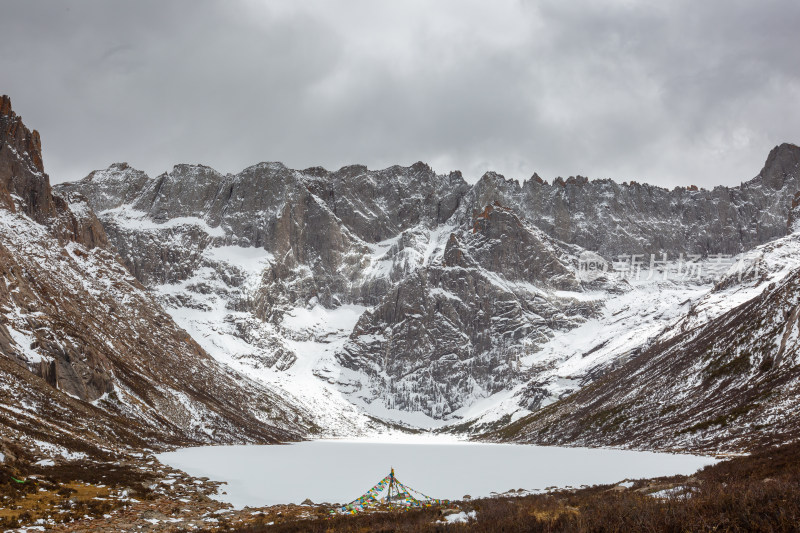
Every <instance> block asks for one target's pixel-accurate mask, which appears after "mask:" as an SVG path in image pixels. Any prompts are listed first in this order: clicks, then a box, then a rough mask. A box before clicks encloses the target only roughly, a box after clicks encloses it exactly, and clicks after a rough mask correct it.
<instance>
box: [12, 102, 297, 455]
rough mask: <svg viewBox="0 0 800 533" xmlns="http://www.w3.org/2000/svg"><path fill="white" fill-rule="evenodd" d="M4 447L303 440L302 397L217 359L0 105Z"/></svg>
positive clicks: (44, 449)
mask: <svg viewBox="0 0 800 533" xmlns="http://www.w3.org/2000/svg"><path fill="white" fill-rule="evenodd" d="M0 383H2V386H0V396H2V402H0V426H2V428H3V429H2V442H0V448H2V449H0V452H2V455H0V456H5V457H11V458H13V457H15V456H18V455H20V454H23V455H24V454H31V453H33V454H39V455H44V456H48V457H52V456H59V455H60V456H71V454H72V455H74V454H75V453H89V454H93V455H97V454H108V453H112V452H114V451H116V450H122V449H126V448H131V447H133V448H136V447H144V446H146V447H159V446H163V445H165V444H199V443H221V442H264V443H267V442H276V441H280V440H289V439H298V438H301V437H302V436H304V435H306V434H308V432H309V431H310V430H311V429H312V428H313V424H312V423H311V422H310V420H309V417H308V415H307V414H305V413H304V412H303V411H302V410H299V409H297V408H295V407H294V406H293V404H292V402H291V398H287V397H286V395H285V394H283V393H281V394H276V393H275V392H274V391H272V390H270V389H269V388H268V387H266V386H264V385H263V384H259V383H256V382H253V381H251V380H249V379H247V378H246V377H244V376H242V375H240V374H238V373H236V372H235V371H233V370H231V369H230V368H228V367H226V366H224V365H221V364H219V363H218V362H217V361H216V360H214V359H213V358H211V357H210V356H209V355H208V354H207V353H206V352H205V351H204V350H203V349H202V348H201V347H200V346H199V345H198V344H197V343H196V342H195V341H194V340H193V339H192V338H191V337H190V336H189V335H188V334H187V333H186V331H184V330H182V329H181V328H180V327H178V326H177V325H176V324H175V322H174V321H173V320H172V318H171V317H170V316H169V315H168V314H166V313H165V312H164V310H163V309H162V308H161V306H160V305H159V304H158V303H157V302H156V300H155V299H154V298H153V297H152V296H151V295H150V294H149V292H148V291H147V290H146V289H145V287H144V286H142V284H141V283H140V282H139V281H138V280H137V279H136V278H134V277H133V276H132V275H131V274H130V272H129V271H128V270H127V269H126V268H125V266H124V264H123V263H122V261H121V259H120V257H119V256H118V255H117V254H116V252H115V251H114V249H113V247H111V246H109V244H108V240H107V237H106V233H105V231H104V230H103V227H102V226H101V225H100V224H99V222H98V220H97V218H96V217H95V215H94V214H93V211H92V210H91V208H90V207H89V206H88V205H87V203H86V201H85V199H84V198H83V197H81V196H80V195H78V194H75V193H65V194H58V193H54V192H53V191H52V189H51V187H50V183H49V178H48V176H47V174H45V173H44V166H43V163H42V154H41V142H40V140H39V135H38V133H37V132H36V131H30V130H29V129H28V128H27V127H25V125H24V124H23V123H22V121H21V119H20V117H19V116H17V115H16V114H15V113H14V111H13V110H12V109H11V103H10V100H9V98H8V97H6V96H4V97H3V98H2V100H0Z"/></svg>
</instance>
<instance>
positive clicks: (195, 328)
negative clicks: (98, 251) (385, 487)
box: [57, 144, 800, 440]
mask: <svg viewBox="0 0 800 533" xmlns="http://www.w3.org/2000/svg"><path fill="white" fill-rule="evenodd" d="M799 161H800V148H798V147H796V146H794V145H788V144H784V145H781V146H779V147H776V148H775V149H774V150H773V151H772V152H771V153H770V154H769V157H768V159H767V162H766V165H765V167H764V169H763V170H762V171H761V173H760V174H759V175H758V176H756V177H755V178H753V179H752V180H750V181H748V182H745V183H743V184H742V185H741V186H739V187H732V188H729V187H716V188H715V189H714V190H712V191H706V190H702V189H700V190H698V189H697V188H695V187H688V188H675V189H673V190H666V189H662V188H659V187H653V186H650V185H641V184H638V183H634V182H632V183H626V184H618V183H615V182H613V181H610V180H594V181H589V180H587V179H586V178H582V177H573V178H569V179H567V180H563V179H560V178H559V179H557V180H555V181H554V182H553V183H546V182H544V181H543V180H541V179H540V178H539V177H538V176H536V175H534V176H533V177H532V178H531V179H529V180H527V181H525V182H523V183H522V184H520V183H519V182H517V181H513V180H507V179H505V178H503V177H502V176H499V175H497V174H493V173H488V174H486V175H485V176H484V177H483V178H481V180H479V181H478V182H477V183H476V184H474V185H472V186H470V185H469V184H467V183H466V182H465V181H464V180H463V179H462V177H461V175H460V174H459V173H457V172H454V173H450V174H448V175H437V174H436V173H435V172H433V171H432V170H431V169H430V168H429V167H427V166H426V165H424V164H422V163H417V164H415V165H412V166H410V167H398V166H395V167H391V168H388V169H385V170H380V171H371V170H368V169H366V168H365V167H363V166H350V167H344V168H342V169H340V170H338V171H335V172H330V171H327V170H324V169H321V168H310V169H306V170H302V171H298V170H292V169H288V168H286V167H285V166H284V165H282V164H280V163H261V164H258V165H255V166H252V167H249V168H247V169H245V170H244V171H242V172H240V173H238V174H235V175H230V174H229V175H223V174H221V173H218V172H216V171H214V170H213V169H210V168H208V167H204V166H201V165H178V166H176V167H174V168H173V170H172V171H171V172H168V173H165V174H163V175H161V176H158V177H155V178H150V177H148V176H147V175H145V174H144V173H142V172H141V171H137V170H135V169H133V168H131V167H129V166H128V165H127V164H124V163H121V164H115V165H112V166H111V167H109V168H108V169H105V170H101V171H95V172H93V173H91V174H90V175H89V176H87V177H86V178H85V179H83V180H81V181H79V182H75V183H69V184H63V185H59V186H58V187H57V189H58V190H59V191H61V192H62V193H63V194H64V195H66V196H69V195H75V194H78V193H79V194H81V195H83V196H85V197H86V198H87V200H88V203H89V205H90V206H91V208H92V209H93V210H94V211H95V212H97V213H98V218H99V219H100V221H101V222H102V224H103V227H104V228H105V230H106V232H107V234H108V237H109V241H110V242H111V243H112V244H113V246H114V247H115V248H116V250H118V251H119V253H120V255H121V257H122V258H123V261H124V263H125V265H126V266H127V267H128V268H129V269H130V271H131V272H132V273H133V274H134V275H135V276H136V278H137V279H138V280H139V281H141V282H142V283H143V284H144V285H145V286H146V287H148V289H149V290H150V292H151V294H153V295H154V296H155V297H156V299H157V300H158V301H159V303H161V304H162V305H163V306H164V309H165V310H166V311H167V313H169V315H170V316H171V317H172V318H173V319H174V320H175V321H176V322H177V323H178V324H179V325H180V326H181V327H183V328H184V329H185V330H186V331H187V332H189V333H190V334H191V335H192V337H193V338H194V339H195V340H196V341H197V342H198V343H199V344H200V345H201V346H202V347H203V348H204V349H205V350H206V351H207V352H208V353H210V354H211V355H212V356H214V357H215V358H216V359H217V360H218V361H220V362H223V363H225V364H226V365H228V366H229V367H232V368H234V369H236V370H237V371H239V372H242V373H245V374H247V375H248V376H250V377H251V378H253V379H254V380H256V381H258V382H261V383H264V384H266V385H268V386H271V387H277V388H279V389H281V390H285V391H287V393H289V394H290V395H291V397H293V398H294V399H295V400H297V401H298V402H299V403H298V405H299V406H300V408H301V409H303V410H305V411H309V412H314V413H316V417H315V418H314V421H315V423H316V424H317V425H319V426H321V427H323V428H324V429H325V430H326V431H327V432H328V433H332V434H343V433H344V434H347V433H352V432H358V431H362V430H364V429H366V428H368V427H369V425H370V424H373V423H374V422H373V420H374V419H375V418H377V419H381V420H384V421H397V422H402V423H404V424H407V425H412V426H419V427H429V428H431V427H442V426H450V427H451V428H456V429H463V430H469V431H473V432H479V431H485V430H487V429H497V428H500V427H504V426H505V425H507V424H509V423H514V422H518V421H519V419H520V418H522V417H524V416H525V415H528V414H529V413H532V412H534V411H537V410H539V409H540V408H541V407H543V406H546V405H548V404H551V403H553V402H556V401H557V400H559V399H560V398H564V397H566V396H567V395H569V394H570V393H573V392H575V391H578V390H581V391H584V392H585V393H586V394H590V393H591V391H592V390H595V387H597V386H600V385H599V384H601V383H608V382H609V381H608V380H609V379H611V377H610V376H612V375H618V374H619V373H620V372H623V371H622V370H617V369H619V368H628V367H627V366H626V365H631V364H633V362H635V361H641V358H642V357H643V356H644V354H649V353H652V350H653V349H654V348H653V347H654V346H655V345H657V344H658V342H660V339H663V338H664V336H665V335H666V334H667V333H665V332H668V331H672V330H673V329H674V327H676V326H675V324H678V323H687V322H686V321H687V320H688V319H689V318H688V317H691V316H694V315H695V314H696V313H697V309H698V306H701V305H702V302H703V301H705V300H704V299H705V298H711V296H709V295H711V294H714V291H715V290H718V289H715V283H716V282H717V281H718V280H719V279H720V277H721V276H723V275H724V274H725V273H726V272H729V271H731V269H734V270H735V268H734V267H735V265H742V264H744V263H742V261H743V259H744V258H745V257H746V256H747V254H748V253H755V252H753V250H758V249H760V248H758V247H759V246H761V245H764V244H765V243H770V242H771V241H775V240H776V239H780V238H789V237H785V236H786V235H787V233H788V231H789V230H788V229H787V218H788V216H789V212H790V209H791V206H792V198H793V196H794V194H795V193H796V192H797V191H798V190H800V174H799V173H798V162H799ZM776 242H777V241H776ZM651 254H652V255H651ZM742 254H744V255H742ZM747 257H749V256H747ZM587 262H588V263H593V264H594V267H598V266H599V267H600V269H599V270H592V271H590V272H588V271H585V270H584V267H585V266H586V264H587ZM747 264H748V265H750V263H747ZM594 267H593V268H594ZM751 270H752V269H751ZM730 275H733V274H730ZM751 277H752V276H751ZM737 279H738V278H737ZM743 279H749V278H747V276H744V278H743ZM718 307H719V309H720V310H724V306H718ZM687 327H688V326H687ZM615 370H616V373H615ZM687 371H689V370H687ZM690 378H691V376H688V377H686V381H687V383H689V382H690V381H691V379H690ZM682 379H683V378H682V377H676V376H673V377H671V378H670V380H671V384H674V383H678V384H680V383H681V380H682ZM673 382H674V383H673ZM593 384H594V385H593ZM590 385H591V386H590ZM609 386H610V385H609ZM676 386H679V385H676ZM687 386H688V385H687ZM519 434H520V435H522V433H519ZM525 435H526V436H525V438H533V439H534V440H535V439H536V438H537V437H530V435H529V434H525ZM554 438H555V437H554ZM562 440H563V439H562Z"/></svg>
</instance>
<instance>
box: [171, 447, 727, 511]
mask: <svg viewBox="0 0 800 533" xmlns="http://www.w3.org/2000/svg"><path fill="white" fill-rule="evenodd" d="M158 457H159V459H160V460H161V461H162V462H164V463H166V464H168V465H170V466H173V467H175V468H179V469H181V470H184V471H186V472H188V473H189V474H192V475H194V476H198V477H202V476H207V477H209V478H211V479H214V480H217V481H227V482H228V485H227V486H223V487H224V488H223V489H221V490H224V491H225V492H227V494H225V495H221V496H220V499H221V500H223V501H227V502H230V503H232V504H233V505H234V506H236V507H237V508H241V507H244V506H251V507H256V506H263V505H273V504H279V503H300V502H302V501H303V500H305V499H306V498H310V499H311V500H312V501H314V502H316V503H320V502H330V503H347V502H349V501H352V500H353V499H355V498H357V497H358V496H360V495H361V494H363V493H364V492H365V491H367V490H368V489H369V488H371V487H372V486H373V485H374V484H375V483H377V482H378V481H380V480H381V479H382V478H383V477H384V476H385V475H387V474H388V473H389V469H390V468H391V467H394V469H395V473H396V475H397V478H398V479H399V480H400V481H401V482H403V483H405V484H406V485H408V486H410V487H412V488H414V489H417V490H421V491H422V492H424V493H426V494H428V495H430V496H432V497H434V498H441V499H451V500H452V499H461V497H462V496H464V495H465V494H469V495H471V496H472V497H473V498H475V497H479V496H489V495H490V493H491V492H493V491H494V492H506V491H508V490H510V489H525V490H537V489H545V488H547V487H552V486H558V487H568V486H572V487H580V486H581V485H596V484H606V483H616V482H618V481H622V480H624V479H626V478H629V479H638V478H645V477H656V476H666V475H673V474H691V473H693V472H695V471H696V470H698V469H700V468H702V467H703V466H706V465H709V464H713V463H714V462H715V460H714V459H713V458H709V457H698V456H691V455H672V454H663V453H651V452H632V451H622V450H603V449H587V448H558V447H543V446H525V445H514V444H473V443H461V442H455V441H453V440H449V439H435V438H420V439H416V440H413V441H408V440H404V441H402V442H391V441H390V442H370V441H332V440H321V441H313V442H303V443H299V444H291V445H285V446H209V447H201V448H186V449H183V450H178V451H175V452H169V453H163V454H160V455H159V456H158Z"/></svg>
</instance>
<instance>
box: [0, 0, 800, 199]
mask: <svg viewBox="0 0 800 533" xmlns="http://www.w3.org/2000/svg"><path fill="white" fill-rule="evenodd" d="M798 28H800V2H798V1H797V0H785V1H770V0H760V1H747V2H744V1H738V0H721V1H715V0H703V1H701V2H697V1H688V0H687V1H681V0H677V1H673V0H670V1H653V2H634V1H629V0H614V1H608V2H599V1H595V0H579V1H573V0H571V1H568V2H567V1H563V0H554V1H541V2H525V1H512V0H492V1H483V2H477V1H472V0H452V1H447V0H424V1H423V0H402V1H399V0H398V1H393V2H388V1H377V0H363V1H355V0H354V1H334V0H320V1H298V0H287V1H272V0H269V1H268V0H258V1H256V0H225V1H218V2H211V1H203V0H191V1H189V0H187V1H165V0H158V1H142V0H137V1H136V2H121V1H108V0H97V1H64V0H59V1H51V2H46V1H37V2H29V1H23V0H19V1H8V0H0V36H2V39H0V80H2V83H1V84H0V92H1V93H7V94H9V95H10V96H11V99H12V103H13V105H14V109H15V110H16V112H17V113H18V114H20V115H22V116H23V119H24V120H25V123H26V124H27V125H28V126H29V127H31V128H36V129H38V130H39V131H40V133H41V134H42V142H43V148H44V161H45V167H46V169H47V170H48V172H49V174H50V176H51V180H52V181H53V182H59V181H65V180H73V179H79V178H81V177H83V176H85V175H86V174H87V173H88V172H89V171H91V170H93V169H96V168H105V167H106V166H108V165H109V164H111V163H113V162H117V161H128V162H129V163H130V164H131V165H133V166H135V167H137V168H141V169H143V170H145V171H147V172H148V173H149V174H150V175H152V176H154V175H157V174H159V173H161V172H163V171H166V170H169V169H170V168H171V167H172V165H174V164H177V163H204V164H207V165H210V166H212V167H214V168H217V169H218V170H220V171H223V172H238V171H239V170H241V169H242V168H244V167H247V166H249V165H251V164H254V163H257V162H259V161H282V162H284V163H285V164H287V165H288V166H290V167H293V168H306V167H309V166H315V165H321V166H324V167H326V168H329V169H337V168H339V167H341V166H343V165H346V164H351V163H362V164H366V165H367V166H369V167H370V168H384V167H387V166H390V165H393V164H403V165H409V164H411V163H414V162H415V161H418V160H421V161H425V162H427V163H429V164H430V165H431V166H433V168H434V169H436V170H437V171H440V172H447V171H450V170H455V169H458V170H461V171H463V172H464V175H465V177H466V178H467V179H468V180H470V181H475V180H476V179H478V178H479V177H480V176H481V175H482V174H483V172H485V171H486V170H495V171H497V172H500V173H502V174H504V175H505V176H506V177H509V178H516V179H526V178H528V177H530V176H531V174H533V173H534V172H538V173H539V175H541V176H542V177H543V178H545V179H549V180H552V179H553V178H554V177H556V176H564V177H567V176H570V175H575V174H581V175H585V176H589V177H590V178H613V179H616V180H618V181H626V180H630V179H635V180H638V181H647V182H651V183H656V184H660V185H664V186H669V187H671V186H674V185H687V184H697V185H704V186H713V185H716V184H738V183H739V182H740V181H742V180H745V179H749V178H751V177H753V176H754V175H755V174H757V173H758V171H759V169H760V168H761V166H762V164H763V162H764V160H765V158H766V156H767V153H768V152H769V150H770V149H771V148H772V147H773V146H775V145H776V144H779V143H781V142H794V143H800V52H799V51H798V50H800V37H798V35H800V31H798Z"/></svg>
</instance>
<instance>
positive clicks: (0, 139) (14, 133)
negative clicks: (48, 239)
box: [0, 95, 53, 221]
mask: <svg viewBox="0 0 800 533" xmlns="http://www.w3.org/2000/svg"><path fill="white" fill-rule="evenodd" d="M14 195H15V196H17V197H18V198H20V199H21V203H22V208H23V209H24V211H25V212H26V214H28V215H29V216H31V217H32V218H34V219H36V220H39V221H41V220H43V219H45V218H47V217H48V216H50V215H51V214H52V211H53V199H52V193H51V190H50V180H49V179H48V177H47V174H45V173H44V164H43V162H42V141H41V138H40V137H39V132H38V131H36V130H33V131H31V130H29V129H28V128H27V127H26V126H25V124H23V123H22V118H21V117H19V116H18V115H17V114H16V113H15V112H14V110H13V109H12V107H11V98H9V97H8V96H7V95H3V96H2V98H0V200H2V203H4V204H6V205H7V206H8V208H9V209H11V210H15V202H14V200H13V197H14Z"/></svg>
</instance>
